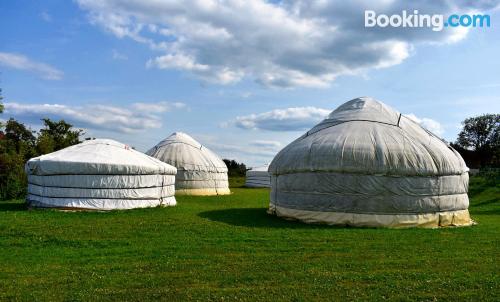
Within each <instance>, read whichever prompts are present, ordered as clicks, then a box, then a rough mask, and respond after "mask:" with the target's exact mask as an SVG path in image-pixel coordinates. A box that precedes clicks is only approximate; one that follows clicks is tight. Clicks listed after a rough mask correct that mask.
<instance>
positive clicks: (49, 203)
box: [26, 196, 177, 211]
mask: <svg viewBox="0 0 500 302" xmlns="http://www.w3.org/2000/svg"><path fill="white" fill-rule="evenodd" d="M26 203H27V204H28V208H39V209H55V210H61V211H111V210H130V209H136V208H154V207H158V206H161V207H168V206H175V205H176V204H177V201H176V200H175V197H174V196H170V197H165V198H163V199H162V200H161V201H160V200H157V199H155V200H116V199H92V200H88V199H86V200H82V199H62V198H61V199H55V198H43V200H35V199H27V200H26Z"/></svg>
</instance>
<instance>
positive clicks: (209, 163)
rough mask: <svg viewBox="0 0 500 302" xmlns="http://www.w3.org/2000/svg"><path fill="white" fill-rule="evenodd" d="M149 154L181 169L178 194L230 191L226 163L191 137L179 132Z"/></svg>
mask: <svg viewBox="0 0 500 302" xmlns="http://www.w3.org/2000/svg"><path fill="white" fill-rule="evenodd" d="M146 154H148V155H150V156H153V157H155V158H157V159H159V160H161V161H163V162H165V163H167V164H169V165H172V166H174V167H176V168H177V175H176V178H175V193H176V194H181V195H226V194H230V193H231V191H230V190H229V183H228V178H227V166H226V164H225V163H224V162H223V161H222V160H221V159H220V158H219V157H218V156H217V155H216V154H215V153H213V152H212V151H210V149H208V148H207V147H205V146H202V145H201V144H200V143H199V142H197V141H196V140H194V139H193V138H192V137H191V136H189V135H187V134H186V133H182V132H175V133H173V134H172V135H170V136H169V137H167V138H166V139H164V140H163V141H161V142H160V143H158V144H157V145H156V146H154V147H153V148H151V149H150V150H149V151H148V152H146Z"/></svg>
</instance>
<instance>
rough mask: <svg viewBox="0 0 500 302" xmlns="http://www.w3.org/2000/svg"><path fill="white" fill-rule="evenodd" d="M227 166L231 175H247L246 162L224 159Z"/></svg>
mask: <svg viewBox="0 0 500 302" xmlns="http://www.w3.org/2000/svg"><path fill="white" fill-rule="evenodd" d="M223 161H224V163H225V164H226V166H227V170H228V175H229V176H245V172H246V171H247V167H246V166H245V164H244V163H238V162H236V161H235V160H229V159H223Z"/></svg>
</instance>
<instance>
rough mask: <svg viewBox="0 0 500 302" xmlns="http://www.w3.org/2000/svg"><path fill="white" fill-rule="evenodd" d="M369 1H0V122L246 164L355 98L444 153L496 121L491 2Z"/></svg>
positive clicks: (499, 79)
mask: <svg viewBox="0 0 500 302" xmlns="http://www.w3.org/2000/svg"><path fill="white" fill-rule="evenodd" d="M372 2H373V1H352V2H347V1H332V2H329V3H325V2H324V1H319V2H310V1H306V2H301V1H282V2H276V1H274V2H272V3H271V2H265V1H260V0H259V1H257V0H256V1H250V2H248V1H247V2H239V1H229V2H227V3H224V4H221V3H217V2H213V3H212V1H182V2H177V1H170V2H168V3H167V2H157V1H154V2H148V1H133V0H131V1H113V0H109V1H93V0H81V1H74V2H70V1H43V2H41V1H2V2H1V3H0V12H1V13H2V18H1V19H0V37H1V42H0V71H1V75H0V77H1V78H0V80H1V82H0V85H1V86H0V87H2V89H3V96H4V103H5V105H6V106H5V107H6V112H5V113H4V114H3V115H2V116H1V118H2V119H7V118H9V117H11V116H12V117H14V118H17V119H19V120H21V121H23V122H26V123H27V124H29V125H31V126H32V127H33V128H34V129H36V128H37V127H39V124H40V122H39V121H40V118H42V117H51V118H64V119H66V120H68V121H69V122H71V123H73V124H74V125H75V126H77V127H81V128H84V129H85V131H86V132H87V136H92V137H106V138H114V139H116V140H119V141H121V142H124V143H127V144H130V145H132V146H134V147H136V148H137V149H139V150H141V151H146V150H147V149H148V148H149V147H152V146H154V145H155V144H156V143H157V142H158V141H160V140H161V139H163V138H164V137H166V136H168V135H169V134H170V133H172V132H174V131H183V132H187V133H189V134H191V135H192V136H193V137H194V138H195V139H197V140H199V141H200V142H201V143H203V144H206V145H207V146H208V147H210V148H211V149H213V150H214V151H216V152H217V153H218V154H219V155H220V156H221V157H226V158H234V159H237V160H239V161H243V162H245V163H247V164H249V165H259V164H263V163H266V162H269V161H270V160H271V159H272V157H273V155H274V154H275V153H276V152H277V151H279V150H280V149H281V148H282V147H284V146H285V145H286V144H288V143H289V142H290V141H292V140H293V139H295V138H296V137H298V136H300V135H301V134H302V133H304V132H305V131H306V130H307V129H309V128H310V127H312V126H313V125H314V124H316V123H318V122H319V121H320V120H321V119H322V118H323V117H324V116H325V115H326V114H327V113H328V112H330V111H332V110H334V109H335V108H336V107H337V106H339V105H340V104H342V103H344V102H346V101H348V100H350V99H353V98H355V97H358V96H372V97H375V98H376V99H378V100H381V101H383V102H385V103H387V104H389V105H391V106H393V107H395V108H396V109H397V110H399V111H400V112H402V113H404V114H412V115H413V116H414V117H415V118H416V119H418V120H419V121H420V122H421V123H422V124H423V125H424V126H425V127H428V128H429V129H430V130H432V131H435V132H437V133H438V134H439V135H441V136H442V137H444V138H445V139H447V140H450V141H453V140H455V138H456V135H457V133H458V131H459V126H460V122H461V121H462V120H463V119H465V118H467V117H470V116H473V115H477V114H482V113H498V112H500V97H499V95H500V74H499V73H498V70H500V60H499V59H498V54H499V53H500V39H498V37H499V36H500V21H499V20H500V18H499V17H500V13H499V12H498V9H497V8H495V7H496V6H497V3H496V2H492V1H485V2H482V1H476V2H472V4H471V3H469V2H467V1H457V2H455V4H454V5H453V6H450V4H449V3H448V2H446V1H442V2H441V1H429V3H428V2H427V1H425V2H417V1H415V2H412V3H411V4H408V2H405V1H401V2H398V1H383V2H380V3H379V4H376V5H375V4H373V3H372ZM365 9H372V10H375V11H377V12H380V13H388V12H392V13H394V12H400V11H401V10H402V9H407V10H413V9H419V10H420V11H421V12H427V13H442V14H445V15H447V14H450V13H471V12H482V13H488V14H490V15H491V27H490V28H470V29H469V30H466V29H464V28H459V29H445V30H443V31H442V32H434V31H432V30H430V29H408V28H406V29H394V28H392V29H389V28H377V29H366V28H364V27H363V26H362V22H363V20H364V19H363V18H364V15H363V14H364V10H365Z"/></svg>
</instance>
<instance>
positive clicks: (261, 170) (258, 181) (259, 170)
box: [245, 164, 271, 188]
mask: <svg viewBox="0 0 500 302" xmlns="http://www.w3.org/2000/svg"><path fill="white" fill-rule="evenodd" d="M268 168H269V164H267V165H263V166H259V167H254V168H252V169H250V170H248V171H247V172H246V175H245V187H249V188H269V187H270V186H271V175H269V172H267V169H268Z"/></svg>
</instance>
